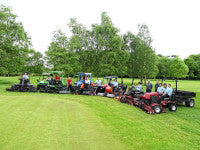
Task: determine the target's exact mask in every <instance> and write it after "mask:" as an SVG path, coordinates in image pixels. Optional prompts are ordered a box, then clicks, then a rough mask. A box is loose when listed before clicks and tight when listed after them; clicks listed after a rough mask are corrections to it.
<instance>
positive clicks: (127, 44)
mask: <svg viewBox="0 0 200 150" xmlns="http://www.w3.org/2000/svg"><path fill="white" fill-rule="evenodd" d="M122 40H123V46H122V50H124V51H127V52H128V53H129V59H128V58H127V60H128V61H127V64H126V66H127V67H128V69H127V75H129V76H130V77H132V84H133V81H134V77H135V76H136V74H135V72H134V70H135V69H134V67H135V64H134V59H135V58H134V50H135V47H136V36H135V35H134V34H133V33H131V32H127V33H126V34H124V35H123V36H122Z"/></svg>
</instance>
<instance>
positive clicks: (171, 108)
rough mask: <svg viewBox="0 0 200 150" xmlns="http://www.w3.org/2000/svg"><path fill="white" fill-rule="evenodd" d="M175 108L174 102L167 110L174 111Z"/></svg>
mask: <svg viewBox="0 0 200 150" xmlns="http://www.w3.org/2000/svg"><path fill="white" fill-rule="evenodd" d="M176 110H177V105H176V104H170V105H169V111H176Z"/></svg>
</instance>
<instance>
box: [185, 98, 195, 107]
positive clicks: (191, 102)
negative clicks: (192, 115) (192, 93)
mask: <svg viewBox="0 0 200 150" xmlns="http://www.w3.org/2000/svg"><path fill="white" fill-rule="evenodd" d="M194 104H195V102H194V99H188V100H187V101H186V102H185V105H186V107H194Z"/></svg>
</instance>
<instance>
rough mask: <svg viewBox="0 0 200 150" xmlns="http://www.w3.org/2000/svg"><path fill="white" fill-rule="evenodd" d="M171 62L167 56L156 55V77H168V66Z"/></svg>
mask: <svg viewBox="0 0 200 150" xmlns="http://www.w3.org/2000/svg"><path fill="white" fill-rule="evenodd" d="M170 63H171V59H169V58H168V57H164V56H162V57H159V56H158V70H159V73H158V75H157V76H158V77H161V78H166V77H170V70H169V66H170Z"/></svg>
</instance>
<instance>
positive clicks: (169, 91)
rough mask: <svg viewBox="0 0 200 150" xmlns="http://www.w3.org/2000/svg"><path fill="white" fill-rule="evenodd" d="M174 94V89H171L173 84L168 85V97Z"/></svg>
mask: <svg viewBox="0 0 200 150" xmlns="http://www.w3.org/2000/svg"><path fill="white" fill-rule="evenodd" d="M172 92H173V89H172V88H171V84H168V90H167V95H169V96H171V95H172Z"/></svg>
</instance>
